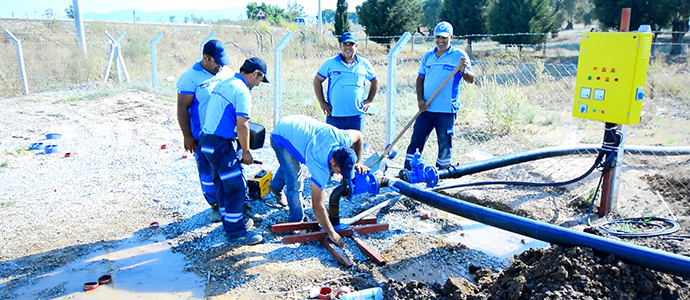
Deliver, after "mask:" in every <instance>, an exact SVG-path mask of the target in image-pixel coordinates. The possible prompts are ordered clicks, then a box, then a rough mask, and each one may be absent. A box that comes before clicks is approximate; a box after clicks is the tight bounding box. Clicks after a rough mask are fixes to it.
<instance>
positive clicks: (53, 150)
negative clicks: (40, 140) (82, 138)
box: [45, 145, 58, 154]
mask: <svg viewBox="0 0 690 300" xmlns="http://www.w3.org/2000/svg"><path fill="white" fill-rule="evenodd" d="M45 151H46V154H49V153H57V152H58V146H57V145H46V146H45Z"/></svg>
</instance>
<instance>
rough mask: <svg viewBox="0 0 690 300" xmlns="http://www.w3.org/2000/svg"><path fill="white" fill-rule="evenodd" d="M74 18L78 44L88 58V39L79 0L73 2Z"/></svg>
mask: <svg viewBox="0 0 690 300" xmlns="http://www.w3.org/2000/svg"><path fill="white" fill-rule="evenodd" d="M72 16H73V17H74V27H75V28H76V29H77V44H78V45H79V46H81V47H82V49H83V51H84V56H86V37H84V19H82V17H81V7H80V5H79V0H72Z"/></svg>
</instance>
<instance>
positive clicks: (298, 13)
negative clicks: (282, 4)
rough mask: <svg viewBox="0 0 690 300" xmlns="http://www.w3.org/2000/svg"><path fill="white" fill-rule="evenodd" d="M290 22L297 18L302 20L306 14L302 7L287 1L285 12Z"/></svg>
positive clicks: (294, 2) (295, 2)
mask: <svg viewBox="0 0 690 300" xmlns="http://www.w3.org/2000/svg"><path fill="white" fill-rule="evenodd" d="M285 14H287V15H288V16H289V18H290V20H291V21H295V19H297V18H304V17H305V16H306V15H307V14H305V13H304V6H302V5H300V4H299V3H297V0H295V1H289V2H288V4H287V11H286V12H285Z"/></svg>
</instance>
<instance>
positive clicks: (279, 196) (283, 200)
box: [268, 187, 288, 207]
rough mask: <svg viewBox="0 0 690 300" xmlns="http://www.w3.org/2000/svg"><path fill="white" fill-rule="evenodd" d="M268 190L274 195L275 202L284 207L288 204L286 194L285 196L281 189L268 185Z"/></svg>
mask: <svg viewBox="0 0 690 300" xmlns="http://www.w3.org/2000/svg"><path fill="white" fill-rule="evenodd" d="M268 190H269V191H271V193H272V194H273V196H275V197H276V203H277V204H278V205H280V206H282V207H286V206H287V205H288V202H287V196H285V194H283V191H276V190H274V189H272V188H270V187H269V188H268Z"/></svg>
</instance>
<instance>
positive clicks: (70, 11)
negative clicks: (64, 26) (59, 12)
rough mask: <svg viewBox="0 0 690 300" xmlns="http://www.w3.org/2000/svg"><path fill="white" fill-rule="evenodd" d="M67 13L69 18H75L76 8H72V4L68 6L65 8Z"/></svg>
mask: <svg viewBox="0 0 690 300" xmlns="http://www.w3.org/2000/svg"><path fill="white" fill-rule="evenodd" d="M65 13H66V14H67V18H70V19H74V9H73V8H72V5H70V6H69V7H68V8H65Z"/></svg>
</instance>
